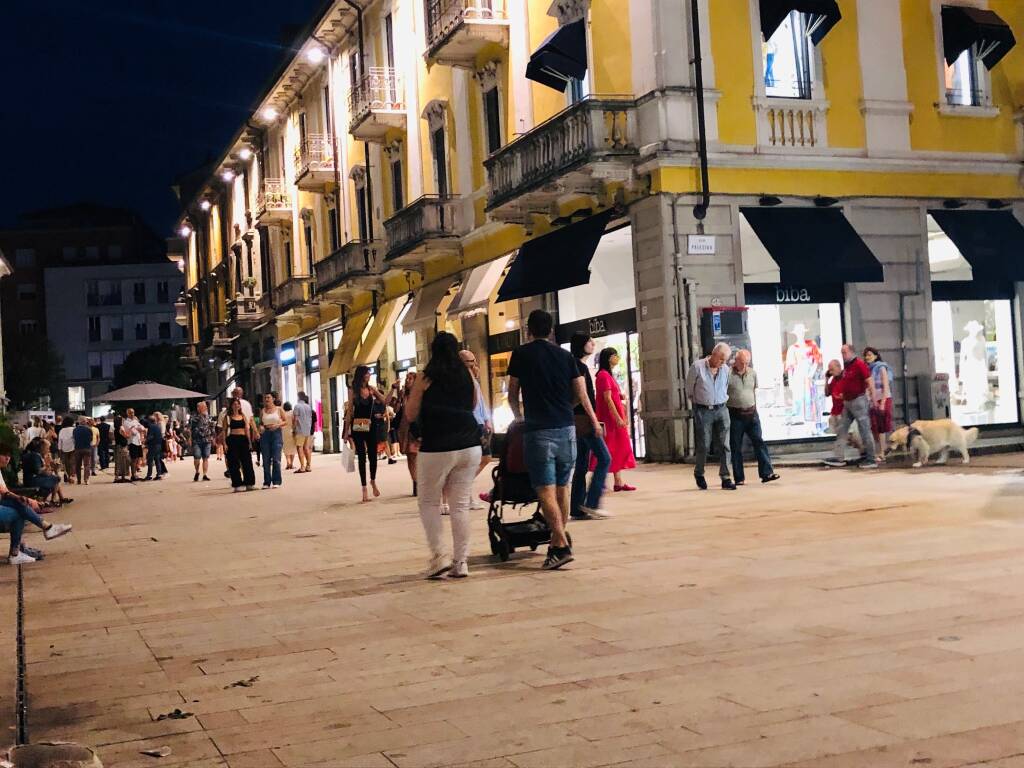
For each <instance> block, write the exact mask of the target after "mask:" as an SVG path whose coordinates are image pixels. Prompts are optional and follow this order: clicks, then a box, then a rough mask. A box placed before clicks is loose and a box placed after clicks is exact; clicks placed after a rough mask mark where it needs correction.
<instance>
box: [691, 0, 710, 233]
mask: <svg viewBox="0 0 1024 768" xmlns="http://www.w3.org/2000/svg"><path fill="white" fill-rule="evenodd" d="M699 2H700V0H690V24H691V25H692V27H693V74H694V86H695V87H696V92H697V93H696V95H697V136H698V138H697V153H698V155H699V156H700V188H701V201H700V203H698V204H697V205H695V206H694V207H693V216H694V218H695V219H697V221H703V220H704V217H705V216H707V215H708V206H709V205H710V204H711V190H710V181H709V180H708V137H707V126H706V124H705V120H704V63H703V61H702V59H701V52H700V8H699V7H698V6H699Z"/></svg>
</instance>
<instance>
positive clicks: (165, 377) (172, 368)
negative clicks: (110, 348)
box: [111, 344, 190, 413]
mask: <svg viewBox="0 0 1024 768" xmlns="http://www.w3.org/2000/svg"><path fill="white" fill-rule="evenodd" d="M140 381H152V382H155V383H157V384H167V385H168V386H171V387H181V388H183V389H187V388H188V387H189V385H190V381H189V376H188V373H187V372H186V371H185V369H184V368H182V367H181V354H180V352H179V350H178V348H177V347H175V346H173V345H172V344H154V345H153V346H150V347H143V348H142V349H137V350H135V351H134V352H132V353H131V354H130V355H128V357H126V358H125V359H124V363H123V364H122V365H121V367H120V369H118V371H117V375H116V376H114V383H113V385H112V386H111V389H121V388H122V387H127V386H130V385H132V384H138V383H139V382H140ZM172 405H173V403H169V402H166V403H165V402H153V401H146V402H140V403H118V408H119V409H121V408H128V407H131V408H134V409H135V410H136V411H137V412H138V413H149V412H150V411H154V410H161V411H166V410H169V409H170V407H171V406H172Z"/></svg>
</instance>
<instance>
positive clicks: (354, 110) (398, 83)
mask: <svg viewBox="0 0 1024 768" xmlns="http://www.w3.org/2000/svg"><path fill="white" fill-rule="evenodd" d="M348 113H349V115H350V116H351V117H350V118H349V123H348V130H349V133H351V134H352V135H353V136H354V137H355V138H357V139H359V140H360V141H379V142H382V141H384V136H385V135H386V134H387V132H388V131H390V130H392V129H395V128H399V129H402V128H405V79H404V78H403V77H402V75H401V73H399V72H397V71H395V70H394V69H392V68H391V67H370V69H369V72H368V73H367V75H366V77H364V78H363V79H362V80H361V81H360V82H359V85H357V86H356V87H355V88H353V89H352V90H351V91H349V92H348Z"/></svg>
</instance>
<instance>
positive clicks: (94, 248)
mask: <svg viewBox="0 0 1024 768" xmlns="http://www.w3.org/2000/svg"><path fill="white" fill-rule="evenodd" d="M85 258H87V259H89V260H90V261H98V260H99V258H100V248H99V246H98V245H89V246H86V248H85Z"/></svg>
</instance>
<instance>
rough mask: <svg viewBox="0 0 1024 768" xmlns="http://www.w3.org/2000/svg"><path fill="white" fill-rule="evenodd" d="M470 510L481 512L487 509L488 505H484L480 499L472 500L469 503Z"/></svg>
mask: <svg viewBox="0 0 1024 768" xmlns="http://www.w3.org/2000/svg"><path fill="white" fill-rule="evenodd" d="M469 508H470V509H473V510H477V511H479V510H483V509H487V505H486V504H484V503H483V502H482V501H480V500H479V499H472V500H471V501H470V502H469Z"/></svg>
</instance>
